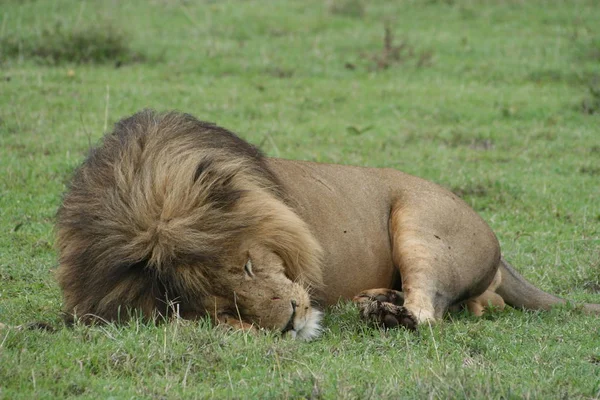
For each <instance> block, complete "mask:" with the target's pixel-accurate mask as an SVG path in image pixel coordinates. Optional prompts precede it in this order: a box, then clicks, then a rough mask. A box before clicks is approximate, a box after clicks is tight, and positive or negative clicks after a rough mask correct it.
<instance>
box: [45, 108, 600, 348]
mask: <svg viewBox="0 0 600 400" xmlns="http://www.w3.org/2000/svg"><path fill="white" fill-rule="evenodd" d="M56 233H57V240H56V243H57V250H58V254H59V267H58V270H57V279H58V282H59V285H60V286H61V288H62V291H63V296H64V311H65V314H66V315H67V316H68V319H70V320H75V319H77V320H81V321H83V322H93V321H115V322H124V321H127V320H128V319H129V318H131V317H132V316H141V317H142V318H144V319H148V320H152V321H158V320H161V318H162V319H164V318H168V317H170V316H178V317H181V318H185V319H198V318H204V317H208V318H210V319H211V320H213V321H214V322H215V324H217V325H224V326H228V327H232V328H235V329H244V330H252V329H257V328H265V329H270V330H276V331H280V332H282V333H283V334H286V335H289V336H291V337H295V338H299V339H312V338H314V337H316V336H318V335H319V333H320V330H321V316H322V311H321V310H322V308H323V307H326V306H329V305H332V304H335V303H336V302H338V301H339V300H340V299H353V300H354V301H355V302H356V303H357V304H358V307H359V309H360V315H361V317H362V318H364V319H365V320H367V321H370V322H372V323H375V324H377V325H379V326H384V327H394V326H403V327H405V328H407V329H416V328H417V327H418V326H419V325H421V324H424V323H430V322H435V321H438V320H440V319H441V318H443V316H444V314H445V313H446V312H447V311H448V310H450V309H453V308H456V307H458V306H465V307H467V308H468V309H469V310H471V311H472V312H473V313H474V314H476V315H481V314H482V313H483V312H485V309H486V307H488V306H495V307H498V308H503V307H504V305H505V303H506V304H508V305H510V306H513V307H519V308H526V309H533V310H547V309H549V308H551V307H552V306H554V305H557V304H563V303H565V300H563V299H562V298H559V297H556V296H554V295H551V294H548V293H546V292H544V291H542V290H540V289H538V288H536V287H535V286H533V285H532V284H530V283H529V282H527V281H526V280H525V279H524V278H523V277H522V276H521V275H519V273H518V272H517V271H516V270H515V269H514V268H513V267H511V266H510V265H509V264H508V263H507V262H506V261H505V260H504V259H503V258H502V257H501V253H500V246H499V243H498V240H497V238H496V236H495V235H494V233H493V232H492V230H491V229H490V227H489V226H488V225H487V224H486V223H485V222H484V220H483V219H482V218H480V217H479V215H478V214H477V213H476V212H475V211H473V210H472V209H471V208H470V207H469V206H468V205H467V204H466V203H465V202H464V201H463V200H461V199H460V198H459V197H458V196H456V195H455V194H453V193H452V192H450V191H448V190H446V189H444V188H442V187H441V186H438V185H436V184H434V183H432V182H429V181H426V180H423V179H420V178H417V177H414V176H411V175H408V174H405V173H402V172H400V171H396V170H393V169H377V168H364V167H356V166H344V165H332V164H320V163H314V162H307V161H293V160H284V159H279V158H269V157H266V156H264V155H263V154H262V153H261V152H260V151H259V149H258V148H256V147H255V146H253V145H251V144H249V143H247V142H246V141H244V140H242V139H241V138H239V137H238V136H236V135H235V134H233V133H232V132H230V131H228V130H226V129H224V128H221V127H218V126H216V125H214V124H212V123H207V122H202V121H199V120H197V119H196V118H194V117H193V116H191V115H188V114H184V113H179V112H167V113H157V112H155V111H152V110H144V111H141V112H139V113H137V114H134V115H133V116H131V117H128V118H124V119H122V120H121V121H119V122H118V123H116V124H115V127H114V130H113V131H112V132H111V133H109V134H107V135H106V136H105V137H104V139H103V141H102V143H101V144H100V145H99V146H98V147H96V148H94V149H92V150H91V151H90V153H89V155H88V156H87V159H86V160H85V161H84V162H83V164H82V165H81V166H80V167H79V168H78V169H77V171H76V172H75V174H74V177H73V179H72V182H71V184H70V186H69V188H68V189H67V192H66V193H65V195H64V198H63V202H62V205H61V206H60V207H59V210H58V213H57V229H56ZM582 309H583V310H584V311H585V312H589V313H593V314H598V313H600V305H598V304H584V305H582Z"/></svg>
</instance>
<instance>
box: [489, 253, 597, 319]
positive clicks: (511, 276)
mask: <svg viewBox="0 0 600 400" xmlns="http://www.w3.org/2000/svg"><path fill="white" fill-rule="evenodd" d="M500 272H501V274H502V283H501V284H500V286H499V287H498V288H497V289H496V292H497V293H498V294H499V295H500V296H502V298H503V299H504V301H505V302H506V303H507V304H509V305H511V306H512V307H516V308H525V309H528V310H549V309H551V308H552V306H554V305H557V304H566V303H567V301H566V300H565V299H562V298H560V297H558V296H554V295H552V294H550V293H546V292H544V291H543V290H541V289H539V288H537V287H535V286H533V285H532V284H531V283H529V282H527V280H525V278H524V277H523V276H522V275H521V274H519V273H518V272H517V271H516V270H515V269H514V268H513V267H512V266H511V265H510V264H509V263H508V262H506V261H505V260H504V259H502V260H501V262H500ZM583 311H584V312H587V313H590V314H600V304H583Z"/></svg>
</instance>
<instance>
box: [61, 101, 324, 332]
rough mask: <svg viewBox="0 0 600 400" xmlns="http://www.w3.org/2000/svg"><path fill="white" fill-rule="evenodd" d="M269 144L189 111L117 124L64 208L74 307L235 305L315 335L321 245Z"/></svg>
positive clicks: (98, 311) (64, 259) (232, 311)
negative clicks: (267, 150)
mask: <svg viewBox="0 0 600 400" xmlns="http://www.w3.org/2000/svg"><path fill="white" fill-rule="evenodd" d="M289 202H290V200H289V199H286V197H285V194H284V190H283V187H282V185H281V184H280V183H279V182H278V181H277V179H276V177H275V176H274V175H273V173H272V172H271V171H270V170H269V168H268V167H267V165H266V163H265V162H264V159H263V156H262V154H261V153H260V152H259V151H258V150H257V149H256V148H255V147H253V146H251V145H250V144H248V143H246V142H245V141H243V140H241V139H240V138H238V137H237V136H235V135H234V134H232V133H231V132H229V131H226V130H225V129H222V128H219V127H217V126H215V125H213V124H209V123H204V122H200V121H198V120H196V119H194V118H193V117H191V116H189V115H187V114H180V113H168V114H157V113H154V112H152V111H143V112H140V113H138V114H135V115H133V116H132V117H130V118H127V119H124V120H122V121H120V122H118V123H117V124H116V126H115V129H114V131H113V132H112V133H111V134H109V135H107V136H106V137H105V138H104V140H103V142H102V144H101V145H100V146H99V147H97V148H96V149H94V150H92V151H91V152H90V154H89V156H88V158H87V159H86V161H85V162H84V163H83V164H82V166H81V167H80V168H79V169H78V171H77V172H76V174H75V177H74V178H73V181H72V183H71V185H70V188H69V190H68V191H67V193H66V194H65V197H64V200H63V204H62V206H61V207H60V209H59V211H58V222H57V247H58V250H59V257H60V267H59V269H58V273H57V275H58V280H59V283H60V285H61V287H62V289H63V292H64V299H65V311H66V312H67V313H68V314H70V315H76V316H79V317H82V318H83V319H84V320H89V318H90V317H93V316H95V317H98V318H101V319H105V320H113V321H114V320H125V319H127V318H128V317H129V316H130V315H131V312H132V311H136V312H141V313H142V315H143V316H145V317H147V318H155V317H156V316H157V315H167V314H169V313H171V312H173V310H174V309H175V310H177V312H178V313H179V314H180V315H182V316H184V317H187V318H197V317H200V316H203V315H209V316H212V317H213V318H217V319H218V318H219V316H220V315H223V314H226V315H230V316H231V317H234V318H239V319H241V320H242V321H243V322H245V323H251V324H255V325H257V326H259V327H265V328H269V329H276V330H281V331H284V332H288V331H289V332H290V333H291V335H292V336H296V335H297V336H298V337H303V338H310V337H312V336H314V335H316V333H317V332H318V324H319V318H320V313H319V312H318V311H316V310H315V309H313V308H312V306H311V298H310V295H309V294H310V293H311V292H312V291H315V290H318V289H320V287H321V286H322V273H321V266H320V258H321V248H320V246H319V243H318V242H317V241H316V240H315V238H314V237H313V235H312V234H311V232H310V230H309V228H308V226H307V225H306V223H305V222H304V221H302V219H300V217H299V216H298V215H297V214H296V213H295V212H294V210H293V208H292V207H291V206H290V204H289Z"/></svg>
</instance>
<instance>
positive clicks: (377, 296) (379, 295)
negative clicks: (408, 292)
mask: <svg viewBox="0 0 600 400" xmlns="http://www.w3.org/2000/svg"><path fill="white" fill-rule="evenodd" d="M374 300H378V301H381V302H382V303H383V302H385V303H392V304H395V305H397V306H401V305H403V304H404V294H403V293H402V292H399V291H397V290H393V289H371V290H363V291H362V292H360V293H359V294H357V295H356V296H354V299H352V301H354V302H355V303H356V304H361V303H363V302H371V301H374Z"/></svg>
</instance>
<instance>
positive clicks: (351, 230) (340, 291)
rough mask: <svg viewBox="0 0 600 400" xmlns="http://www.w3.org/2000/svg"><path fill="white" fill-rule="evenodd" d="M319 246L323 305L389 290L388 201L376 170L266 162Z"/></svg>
mask: <svg viewBox="0 0 600 400" xmlns="http://www.w3.org/2000/svg"><path fill="white" fill-rule="evenodd" d="M269 165H270V166H271V168H272V169H273V171H274V172H275V174H276V175H278V176H279V178H280V179H281V181H282V182H284V185H285V187H286V190H287V192H288V194H289V195H291V197H292V198H293V200H294V201H295V203H296V204H295V205H296V207H295V208H296V210H297V212H298V214H299V215H300V216H301V217H302V218H303V219H304V220H305V221H306V222H307V223H308V224H309V225H310V227H311V229H312V231H313V233H314V235H315V237H316V238H317V239H318V240H319V242H320V243H321V245H322V246H323V250H324V253H325V256H324V260H323V261H324V262H323V268H324V270H323V278H324V282H325V285H326V288H325V291H324V297H325V299H324V300H325V302H326V303H327V304H334V303H336V302H337V301H338V300H339V299H348V298H352V297H353V296H354V295H356V294H358V293H359V292H360V291H362V290H366V289H372V288H381V287H391V285H392V281H393V278H394V266H393V262H392V256H391V245H390V239H389V227H388V224H389V212H390V195H389V190H388V189H387V186H386V185H384V184H382V183H381V182H380V181H379V179H378V177H377V175H376V172H375V171H376V170H373V169H369V168H360V167H349V166H339V165H328V164H316V163H309V162H299V161H289V160H280V159H269Z"/></svg>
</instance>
